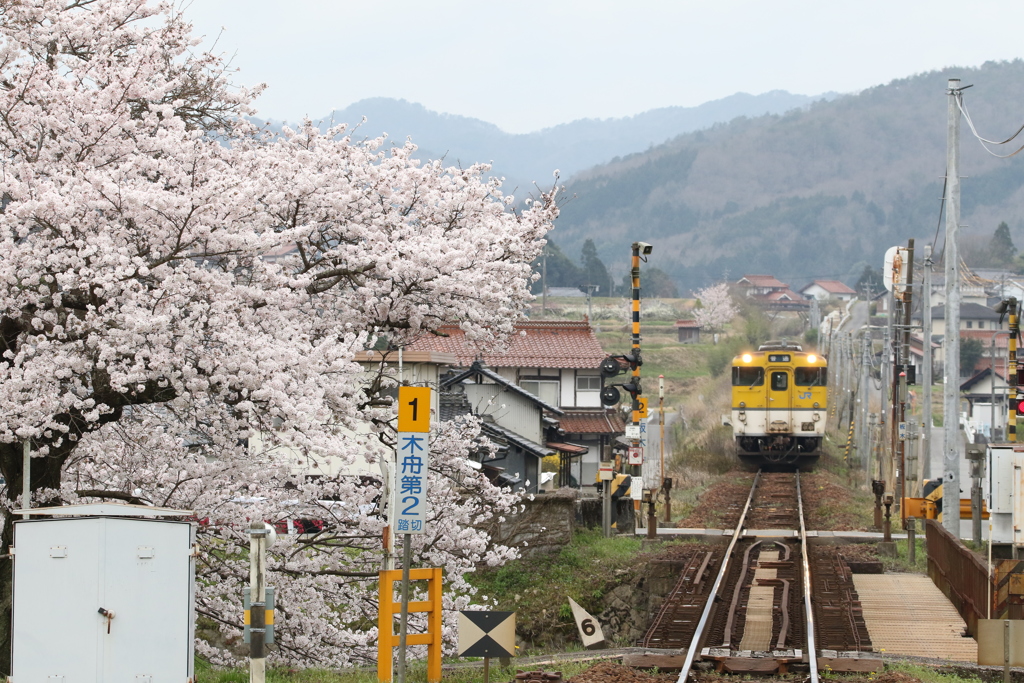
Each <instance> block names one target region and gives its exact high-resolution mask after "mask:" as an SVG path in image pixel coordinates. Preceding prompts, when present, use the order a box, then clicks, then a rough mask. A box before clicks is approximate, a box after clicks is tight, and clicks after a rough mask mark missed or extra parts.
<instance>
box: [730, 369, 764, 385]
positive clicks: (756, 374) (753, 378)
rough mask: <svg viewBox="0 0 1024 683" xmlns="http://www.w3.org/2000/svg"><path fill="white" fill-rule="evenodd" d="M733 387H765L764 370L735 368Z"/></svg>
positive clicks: (733, 370) (733, 371)
mask: <svg viewBox="0 0 1024 683" xmlns="http://www.w3.org/2000/svg"><path fill="white" fill-rule="evenodd" d="M732 385H733V386H734V387H763V386H764V368H733V369H732Z"/></svg>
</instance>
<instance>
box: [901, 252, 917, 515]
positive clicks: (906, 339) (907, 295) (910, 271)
mask: <svg viewBox="0 0 1024 683" xmlns="http://www.w3.org/2000/svg"><path fill="white" fill-rule="evenodd" d="M913 300H914V239H913V238H910V239H909V240H908V241H907V287H906V289H905V290H903V343H902V344H901V345H900V373H899V376H900V424H901V425H903V429H904V433H903V435H902V438H900V444H899V445H900V473H899V482H900V501H899V503H900V519H901V520H902V522H903V528H904V529H905V528H906V527H907V511H906V506H905V505H903V499H904V498H906V497H907V433H906V423H907V379H908V378H907V368H909V367H910V316H911V312H912V311H913V306H912V302H913Z"/></svg>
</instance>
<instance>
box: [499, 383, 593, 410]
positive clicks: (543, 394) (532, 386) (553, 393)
mask: <svg viewBox="0 0 1024 683" xmlns="http://www.w3.org/2000/svg"><path fill="white" fill-rule="evenodd" d="M598 380H599V381H600V378H598ZM519 386H520V387H521V388H523V389H525V390H526V391H529V392H530V393H531V394H533V395H534V396H536V397H537V398H539V399H540V400H542V401H544V402H545V403H547V404H549V405H553V406H557V405H559V403H558V382H546V381H543V380H535V379H524V380H521V381H520V382H519Z"/></svg>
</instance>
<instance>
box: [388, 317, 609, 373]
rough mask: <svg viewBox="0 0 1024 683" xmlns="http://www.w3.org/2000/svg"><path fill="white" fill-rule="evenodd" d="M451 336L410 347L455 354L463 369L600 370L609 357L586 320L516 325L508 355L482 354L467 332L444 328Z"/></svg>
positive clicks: (435, 337)
mask: <svg viewBox="0 0 1024 683" xmlns="http://www.w3.org/2000/svg"><path fill="white" fill-rule="evenodd" d="M439 332H441V333H442V334H445V335H448V336H438V335H426V336H424V337H421V338H420V339H418V340H416V341H415V342H414V343H413V344H411V345H410V346H409V347H408V348H410V349H412V350H415V351H441V352H445V353H451V354H453V355H454V356H455V357H456V358H457V359H458V363H459V365H460V366H463V367H468V366H469V365H470V364H471V363H472V362H473V361H475V360H483V362H484V363H485V364H487V365H488V366H490V367H492V368H586V369H596V368H597V366H598V365H600V364H601V361H602V360H604V359H605V357H606V356H607V355H608V354H606V353H605V352H604V351H602V350H601V345H600V344H598V342H597V337H595V336H594V332H593V330H592V329H591V328H590V323H588V322H587V321H586V320H530V321H526V322H522V323H519V324H517V325H516V334H513V335H512V336H511V337H510V338H509V340H508V351H507V352H505V353H483V354H482V353H480V352H479V351H478V350H477V348H476V347H475V346H474V345H473V343H472V342H469V341H467V340H466V336H465V334H464V333H463V331H462V330H461V329H460V328H458V327H454V326H450V327H447V326H446V327H442V328H441V329H440V330H439Z"/></svg>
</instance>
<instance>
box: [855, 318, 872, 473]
mask: <svg viewBox="0 0 1024 683" xmlns="http://www.w3.org/2000/svg"><path fill="white" fill-rule="evenodd" d="M860 358H861V360H860V392H859V393H860V395H861V402H860V417H859V418H858V419H859V420H860V429H859V431H860V439H859V440H858V441H857V443H858V444H860V449H861V450H860V452H861V457H862V458H863V459H864V461H863V463H862V464H863V465H864V477H865V479H864V481H867V482H870V481H871V431H870V430H869V428H868V413H869V412H870V410H871V408H870V403H871V391H870V388H871V326H870V325H868V326H867V327H865V328H864V340H863V343H862V344H861V354H860Z"/></svg>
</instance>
